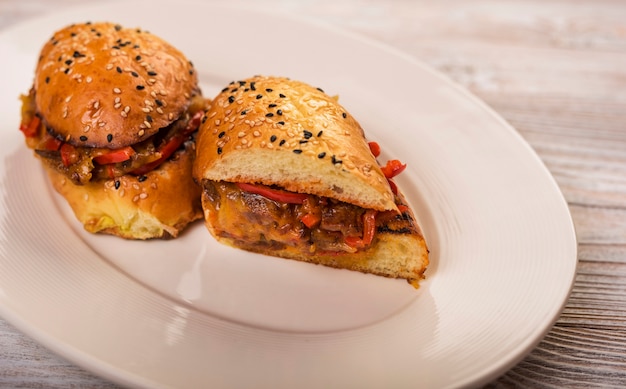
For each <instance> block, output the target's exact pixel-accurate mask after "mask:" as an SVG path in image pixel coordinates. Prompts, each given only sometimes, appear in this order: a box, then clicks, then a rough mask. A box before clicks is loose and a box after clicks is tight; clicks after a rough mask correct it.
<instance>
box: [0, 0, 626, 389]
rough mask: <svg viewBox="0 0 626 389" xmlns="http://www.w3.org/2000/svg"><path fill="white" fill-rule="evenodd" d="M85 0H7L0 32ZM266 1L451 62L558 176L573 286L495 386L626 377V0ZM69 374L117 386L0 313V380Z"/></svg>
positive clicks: (435, 62)
mask: <svg viewBox="0 0 626 389" xmlns="http://www.w3.org/2000/svg"><path fill="white" fill-rule="evenodd" d="M251 2H252V0H235V1H232V3H241V4H246V3H251ZM84 3H85V1H81V0H53V1H44V0H20V1H15V0H0V30H1V29H5V28H7V27H10V26H12V25H14V24H16V23H19V22H20V21H23V20H28V19H30V18H33V17H36V16H39V15H42V14H46V13H51V12H55V11H58V10H62V9H66V8H69V7H72V6H77V5H82V4H84ZM265 3H267V5H268V6H270V7H273V8H275V9H279V10H286V11H288V12H292V13H294V14H301V15H307V16H308V17H310V18H312V19H315V20H319V21H322V22H325V23H328V24H331V25H336V26H339V27H341V28H343V29H347V30H351V31H354V32H356V33H359V34H362V35H364V36H367V37H369V38H373V39H375V40H377V41H380V42H383V43H385V44H388V45H390V46H393V47H396V48H398V49H400V50H402V51H404V52H406V53H408V54H409V55H412V56H414V57H416V58H418V59H420V60H421V61H423V62H426V63H427V64H429V65H430V66H432V67H433V68H435V69H437V70H439V71H441V72H443V73H444V74H446V75H447V76H449V77H450V78H452V79H453V80H455V81H456V82H458V83H460V84H461V85H463V86H465V87H466V88H468V89H469V90H470V91H471V92H473V93H474V94H476V95H477V96H478V97H480V98H481V99H482V100H484V101H485V102H486V103H487V104H488V105H490V106H491V107H492V108H493V109H494V110H495V111H497V112H498V113H499V114H500V115H501V116H502V117H504V118H505V119H506V120H507V121H508V122H509V123H511V124H512V125H513V127H515V129H516V130H517V131H518V132H519V133H520V134H521V135H522V136H523V137H524V138H525V139H526V140H527V141H528V143H529V144H530V145H531V146H532V147H533V148H534V150H535V151H536V152H537V154H538V155H539V157H540V158H541V159H542V160H543V162H544V163H545V164H546V166H547V167H548V169H549V170H550V172H551V173H552V174H553V176H554V177H555V179H556V181H557V182H558V184H559V186H560V188H561V190H562V192H563V194H564V196H565V198H566V200H567V202H568V204H569V209H570V211H571V214H572V217H573V220H574V224H575V227H576V231H577V238H578V242H579V252H578V259H579V264H578V273H577V276H576V280H575V284H574V287H573V291H572V294H571V296H570V298H569V300H568V302H567V305H566V306H565V309H564V310H563V312H562V314H561V316H560V317H559V319H558V321H557V322H556V324H555V325H554V327H553V328H552V330H551V331H550V332H549V333H548V334H547V336H546V337H545V338H544V339H543V340H542V341H541V342H540V343H539V345H538V346H537V347H536V348H535V349H534V350H533V351H532V352H531V353H530V354H529V355H528V356H527V357H526V358H525V359H523V360H522V361H521V362H520V363H519V364H518V365H517V366H515V367H513V368H512V369H511V370H510V371H508V372H507V373H506V374H504V375H503V376H501V377H499V378H498V379H496V380H495V381H494V382H492V383H491V384H489V385H487V387H493V388H498V387H511V386H524V387H535V388H536V387H568V388H571V387H585V388H588V387H593V386H602V387H624V386H626V2H623V1H619V0H614V1H612V0H598V1H592V0H588V1H566V0H560V1H558V0H548V1H544V0H499V1H496V0H492V1H487V0H485V1H481V0H475V1H474V0H472V1H462V0H448V1H444V2H432V1H431V2H429V1H426V0H424V1H410V0H404V1H401V0H395V1H384V0H347V1H342V2H338V1H336V0H309V1H306V2H299V1H296V0H292V1H289V0H267V1H265ZM255 4H258V2H255ZM70 386H72V387H89V388H115V387H117V386H116V385H115V384H112V383H110V382H107V381H105V380H102V379H101V378H98V377H96V376H94V375H93V374H91V373H89V372H86V371H84V370H82V369H81V368H79V367H77V366H75V365H73V364H71V363H69V362H67V361H65V360H64V359H63V358H61V357H59V356H57V355H55V354H53V353H51V352H50V351H48V350H46V349H45V348H44V347H42V346H40V345H38V344H37V343H35V342H34V341H33V340H31V339H29V338H28V337H26V336H24V335H23V334H21V333H20V332H19V331H17V330H16V329H15V328H13V327H12V326H11V325H9V324H8V323H6V322H5V321H3V320H1V319H0V387H47V388H55V387H70Z"/></svg>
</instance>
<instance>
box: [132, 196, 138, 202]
mask: <svg viewBox="0 0 626 389" xmlns="http://www.w3.org/2000/svg"><path fill="white" fill-rule="evenodd" d="M137 201H139V195H135V197H133V203H136V202H137Z"/></svg>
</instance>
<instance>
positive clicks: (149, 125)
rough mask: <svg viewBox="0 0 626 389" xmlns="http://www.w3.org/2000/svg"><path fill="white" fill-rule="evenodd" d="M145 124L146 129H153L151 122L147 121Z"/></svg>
mask: <svg viewBox="0 0 626 389" xmlns="http://www.w3.org/2000/svg"><path fill="white" fill-rule="evenodd" d="M143 124H144V125H145V126H146V127H148V128H152V124H150V122H149V121H147V120H145V121H144V122H143Z"/></svg>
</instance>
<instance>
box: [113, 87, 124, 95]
mask: <svg viewBox="0 0 626 389" xmlns="http://www.w3.org/2000/svg"><path fill="white" fill-rule="evenodd" d="M113 93H117V94H120V93H122V91H121V90H120V88H113Z"/></svg>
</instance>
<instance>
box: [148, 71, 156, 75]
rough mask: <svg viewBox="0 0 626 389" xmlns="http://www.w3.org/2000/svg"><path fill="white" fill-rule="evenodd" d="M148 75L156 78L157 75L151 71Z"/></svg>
mask: <svg viewBox="0 0 626 389" xmlns="http://www.w3.org/2000/svg"><path fill="white" fill-rule="evenodd" d="M148 75H149V76H156V75H157V72H155V71H152V70H149V71H148Z"/></svg>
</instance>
